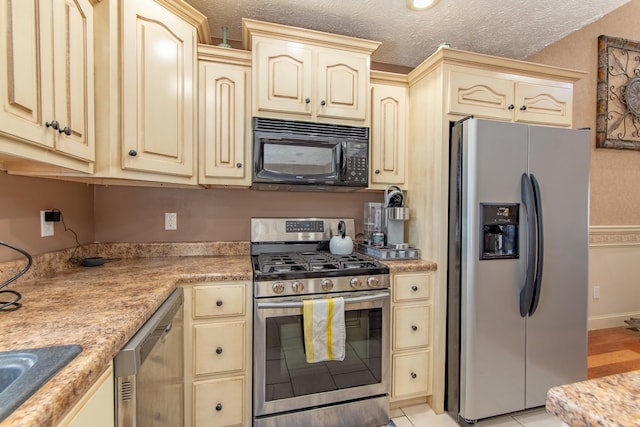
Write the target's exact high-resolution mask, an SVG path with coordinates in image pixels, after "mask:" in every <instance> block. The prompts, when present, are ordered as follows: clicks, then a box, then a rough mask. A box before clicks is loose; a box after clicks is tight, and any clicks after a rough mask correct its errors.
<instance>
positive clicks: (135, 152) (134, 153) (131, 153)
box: [129, 150, 138, 157]
mask: <svg viewBox="0 0 640 427" xmlns="http://www.w3.org/2000/svg"><path fill="white" fill-rule="evenodd" d="M129 155H130V156H131V157H135V156H137V155H138V152H137V151H136V150H129Z"/></svg>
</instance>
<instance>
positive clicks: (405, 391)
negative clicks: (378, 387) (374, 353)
mask: <svg viewBox="0 0 640 427" xmlns="http://www.w3.org/2000/svg"><path fill="white" fill-rule="evenodd" d="M392 363H393V369H392V372H393V378H392V390H391V395H392V397H394V398H397V397H406V396H412V395H429V394H431V351H429V350H427V351H420V352H416V353H407V354H396V355H394V356H393V362H392Z"/></svg>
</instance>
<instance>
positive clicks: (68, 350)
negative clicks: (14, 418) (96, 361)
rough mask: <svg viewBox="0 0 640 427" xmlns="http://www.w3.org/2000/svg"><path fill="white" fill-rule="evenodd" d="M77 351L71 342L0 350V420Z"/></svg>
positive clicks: (79, 349)
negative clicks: (68, 343) (69, 343)
mask: <svg viewBox="0 0 640 427" xmlns="http://www.w3.org/2000/svg"><path fill="white" fill-rule="evenodd" d="M81 351H82V347H80V346H79V345H75V344H74V345H60V346H51V347H41V348H32V349H24V350H11V351H2V352H0V421H2V420H4V419H5V418H6V417H7V416H9V414H11V413H12V412H13V411H14V410H15V409H16V408H17V407H18V406H20V405H21V404H22V403H23V402H24V401H25V400H27V399H28V398H29V397H30V396H31V395H32V394H33V393H35V392H36V391H37V390H38V389H39V388H40V387H42V386H43V385H44V384H45V383H46V382H47V381H49V380H50V379H51V378H52V377H53V376H54V375H55V374H56V373H57V372H58V371H59V370H60V369H62V368H64V367H65V366H66V365H67V363H69V362H70V361H71V360H73V358H74V357H76V356H77V355H78V354H80V352H81Z"/></svg>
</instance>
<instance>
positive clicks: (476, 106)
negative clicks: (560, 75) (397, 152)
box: [447, 67, 573, 126]
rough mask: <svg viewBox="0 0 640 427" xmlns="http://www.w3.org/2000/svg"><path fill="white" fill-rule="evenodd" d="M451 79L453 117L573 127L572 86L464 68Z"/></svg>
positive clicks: (452, 73)
mask: <svg viewBox="0 0 640 427" xmlns="http://www.w3.org/2000/svg"><path fill="white" fill-rule="evenodd" d="M448 77H449V99H448V102H449V105H448V109H447V111H448V112H449V113H452V114H462V115H474V116H476V117H486V118H491V119H498V120H509V121H516V122H526V123H538V124H545V125H555V126H571V121H572V110H573V105H572V99H573V85H572V84H571V83H566V82H559V81H555V80H549V79H541V78H532V77H527V76H518V75H514V74H505V73H498V72H493V71H486V70H481V69H470V68H462V67H459V68H458V67H451V68H450V70H449V75H448Z"/></svg>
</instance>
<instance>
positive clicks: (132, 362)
mask: <svg viewBox="0 0 640 427" xmlns="http://www.w3.org/2000/svg"><path fill="white" fill-rule="evenodd" d="M183 299H184V297H183V290H182V288H176V289H175V290H174V291H173V292H172V293H171V295H169V296H168V297H167V299H166V300H165V301H164V302H163V303H162V305H160V307H158V309H157V310H156V312H155V313H153V314H152V315H151V317H150V318H149V320H147V322H146V323H145V324H144V325H142V327H141V328H140V329H139V330H138V332H136V334H135V335H134V336H133V338H131V340H129V342H128V343H127V344H126V345H125V346H124V347H123V348H122V350H120V352H119V353H118V354H117V355H116V357H115V359H114V366H113V367H114V374H115V376H116V377H127V376H130V375H136V374H137V373H138V371H139V370H140V366H142V364H143V363H144V361H145V359H146V358H147V357H148V356H149V353H151V350H153V348H154V347H155V345H156V344H157V342H158V341H160V340H161V339H162V337H163V336H164V335H166V334H167V333H169V332H170V331H171V329H172V327H173V318H174V317H175V315H176V313H177V312H178V310H180V308H181V307H182V303H183Z"/></svg>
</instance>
